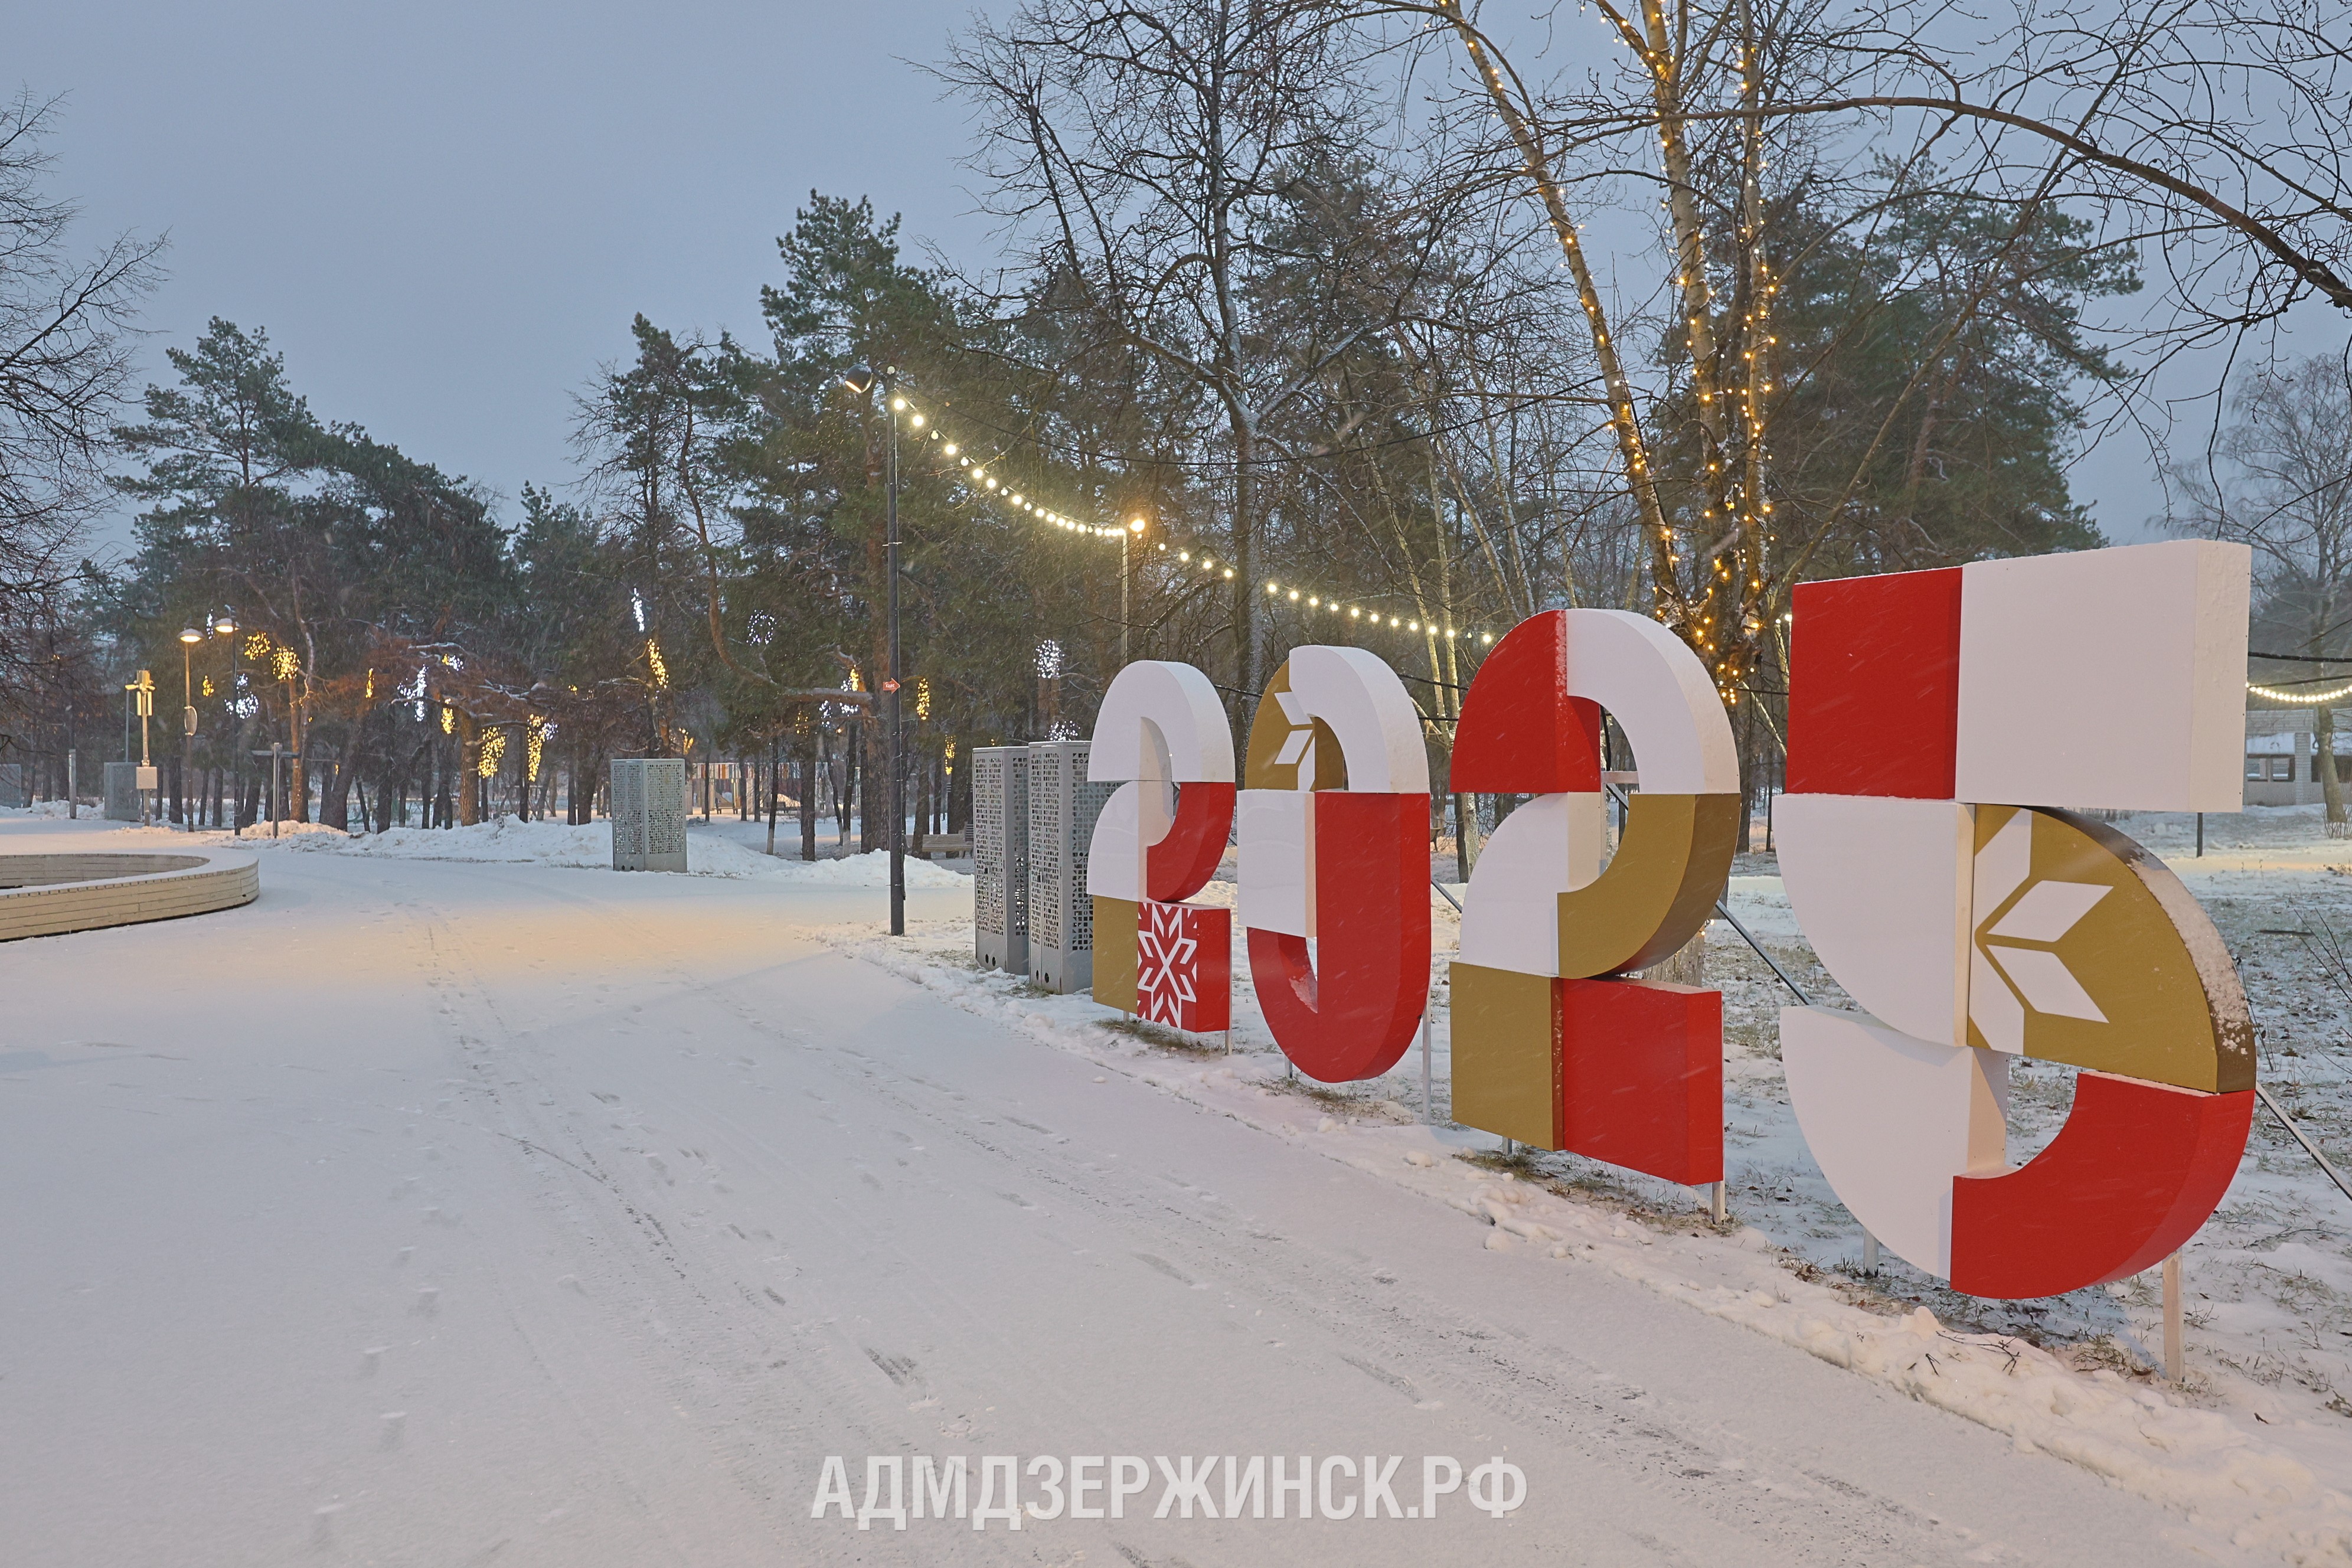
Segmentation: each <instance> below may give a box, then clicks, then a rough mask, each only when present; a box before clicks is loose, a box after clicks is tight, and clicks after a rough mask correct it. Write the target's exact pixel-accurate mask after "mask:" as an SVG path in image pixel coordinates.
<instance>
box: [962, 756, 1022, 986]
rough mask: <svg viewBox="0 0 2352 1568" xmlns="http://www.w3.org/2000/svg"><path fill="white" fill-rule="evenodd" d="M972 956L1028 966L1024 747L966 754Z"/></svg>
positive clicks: (1018, 969) (1016, 966)
mask: <svg viewBox="0 0 2352 1568" xmlns="http://www.w3.org/2000/svg"><path fill="white" fill-rule="evenodd" d="M971 870H972V901H971V925H972V938H971V941H972V956H973V957H974V958H976V959H978V960H979V961H980V962H981V963H992V964H994V965H995V966H996V967H998V968H999V969H1007V970H1011V971H1012V972H1013V973H1016V974H1025V973H1028V970H1029V748H1028V747H1026V746H977V747H974V748H973V749H972V753H971Z"/></svg>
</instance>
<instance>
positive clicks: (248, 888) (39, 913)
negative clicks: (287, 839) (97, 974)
mask: <svg viewBox="0 0 2352 1568" xmlns="http://www.w3.org/2000/svg"><path fill="white" fill-rule="evenodd" d="M260 894H261V868H260V865H259V863H258V862H257V861H256V860H255V859H254V858H253V857H252V856H250V855H244V854H238V853H236V851H233V850H226V849H216V850H202V849H199V850H189V851H186V852H183V853H177V854H170V855H134V854H103V853H91V854H65V855H0V942H7V941H10V940H12V939H14V938H16V937H20V936H55V935H56V934H58V932H60V931H93V930H96V929H97V928H99V927H100V926H121V925H133V924H136V923H137V922H139V921H168V920H177V919H178V918H179V917H180V916H182V915H201V914H208V913H210V912H211V911H212V910H227V909H235V908H236V906H237V905H239V904H249V903H251V902H253V900H255V899H257V898H258V897H259V896H260Z"/></svg>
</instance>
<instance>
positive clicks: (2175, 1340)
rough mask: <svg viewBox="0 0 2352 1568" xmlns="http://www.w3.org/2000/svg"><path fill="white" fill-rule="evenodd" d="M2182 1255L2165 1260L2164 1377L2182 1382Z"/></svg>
mask: <svg viewBox="0 0 2352 1568" xmlns="http://www.w3.org/2000/svg"><path fill="white" fill-rule="evenodd" d="M2180 1361H2181V1356H2180V1254H2179V1253H2177V1252H2176V1253H2174V1254H2173V1255H2172V1256H2171V1257H2169V1258H2166V1259H2165V1260H2164V1376H2165V1380H2166V1381H2167V1382H2169V1383H2179V1381H2180Z"/></svg>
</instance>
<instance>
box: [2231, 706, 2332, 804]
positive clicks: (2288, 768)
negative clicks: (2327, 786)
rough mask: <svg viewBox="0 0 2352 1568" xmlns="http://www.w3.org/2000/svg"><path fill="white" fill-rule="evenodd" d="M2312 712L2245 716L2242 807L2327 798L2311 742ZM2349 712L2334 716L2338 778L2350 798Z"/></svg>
mask: <svg viewBox="0 0 2352 1568" xmlns="http://www.w3.org/2000/svg"><path fill="white" fill-rule="evenodd" d="M2316 711H2317V710H2315V709H2310V708H2273V709H2266V710H2260V711H2253V712H2249V713H2248V714H2247V715H2246V804H2247V805H2312V804H2314V803H2315V802H2318V801H2321V800H2325V799H2326V794H2325V793H2324V791H2323V789H2322V786H2321V784H2320V782H2319V748H2318V747H2317V746H2316V745H2315V744H2314V743H2313V739H2312V720H2313V718H2314V717H2315V714H2316ZM2347 731H2352V713H2347V712H2344V711H2341V710H2338V711H2337V712H2336V736H2335V740H2336V748H2335V749H2336V777H2337V778H2338V779H2341V780H2344V781H2346V783H2345V789H2344V794H2345V796H2346V798H2347V799H2352V732H2347Z"/></svg>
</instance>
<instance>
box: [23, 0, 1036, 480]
mask: <svg viewBox="0 0 2352 1568" xmlns="http://www.w3.org/2000/svg"><path fill="white" fill-rule="evenodd" d="M970 11H971V6H970V4H969V0H890V3H888V4H886V5H873V4H866V5H856V4H851V5H842V4H828V5H816V4H810V3H807V0H785V3H783V4H767V5H750V4H735V5H717V4H710V3H708V0H665V4H663V5H656V6H648V5H615V4H611V3H609V0H567V3H565V4H562V5H556V4H548V3H545V0H534V3H530V4H504V5H501V4H483V3H480V0H476V3H473V4H465V5H455V4H448V3H446V0H404V3H403V4H401V5H366V6H362V5H348V4H336V3H333V0H310V3H307V4H285V3H277V4H273V3H267V0H207V3H206V4H205V5H184V4H121V3H110V0H74V3H71V4H67V3H55V4H48V5H35V4H18V5H11V6H10V7H8V12H9V19H8V23H7V31H8V49H7V57H6V58H7V65H6V68H7V70H8V71H10V72H11V73H12V74H13V75H14V77H15V79H16V82H20V83H21V84H22V85H24V86H25V87H26V88H29V89H31V90H33V91H34V92H36V93H37V94H42V95H47V94H53V93H63V94H66V95H67V102H66V104H65V106H64V113H63V116H62V118H61V119H60V120H59V121H58V129H57V133H56V134H55V135H54V136H53V137H52V139H51V141H50V142H49V147H50V151H51V152H52V153H55V154H56V156H57V165H56V169H55V171H54V174H53V175H52V178H51V181H50V189H51V190H52V192H53V193H55V194H57V195H65V196H68V197H71V198H73V199H75V200H77V201H78V202H79V204H80V205H81V206H82V209H83V215H84V216H83V220H82V225H81V226H80V228H79V230H78V234H79V239H80V241H81V243H82V245H83V246H84V247H88V246H90V245H92V244H94V243H95V242H96V241H97V240H98V239H99V238H100V236H102V235H105V234H109V233H112V232H115V231H118V230H121V229H124V228H135V229H139V230H142V231H144V232H148V233H158V232H163V233H168V234H169V235H170V237H171V241H172V248H171V251H170V253H169V255H168V256H167V257H166V258H165V266H166V267H167V268H169V270H170V274H171V277H170V280H169V281H168V282H167V283H166V284H165V285H164V286H163V289H161V290H160V291H159V292H158V293H157V294H156V296H155V297H154V298H153V300H152V301H151V305H150V309H149V310H148V314H147V319H146V324H147V325H148V326H149V327H151V328H152V329H154V336H152V338H150V339H149V340H148V342H147V357H148V359H149V361H150V363H151V366H152V374H153V375H154V376H155V377H156V378H157V379H163V377H164V374H165V373H166V372H167V371H168V366H166V365H164V363H163V348H164V347H165V346H166V345H170V346H178V347H184V346H187V345H189V344H191V343H193V342H194V340H195V339H196V337H197V336H198V335H199V334H200V333H201V332H202V331H204V326H205V321H206V320H207V319H208V318H210V317H212V316H215V315H218V316H225V317H227V318H228V319H230V320H231V321H236V322H238V323H240V324H242V325H244V326H247V327H256V326H259V327H267V328H268V331H269V334H270V338H271V341H272V342H274V343H275V344H276V346H277V347H278V349H279V350H280V351H282V352H283V353H284V354H285V356H286V363H287V369H288V372H289V376H290V378H291V380H292V382H293V384H294V385H295V387H296V388H297V389H298V390H299V391H300V392H302V393H303V394H305V395H308V396H309V398H310V405H311V407H312V408H313V410H315V411H316V412H317V413H319V414H320V415H321V416H325V417H328V418H333V419H351V420H356V421H357V422H359V423H360V424H362V425H364V426H367V427H368V429H369V430H370V431H371V432H372V433H373V434H374V435H375V436H376V437H379V438H381V439H383V440H387V441H390V442H392V443H393V444H394V445H395V446H398V447H400V448H401V449H402V450H404V451H405V452H407V453H408V454H409V455H410V456H411V457H415V458H423V459H425V460H426V461H430V462H432V463H435V464H437V465H438V466H440V467H441V468H443V469H444V470H445V471H447V472H451V473H457V474H465V475H467V476H469V477H471V478H473V479H478V480H480V481H482V482H484V483H486V484H488V485H490V486H492V487H493V488H495V489H498V490H499V491H501V492H503V493H504V494H506V495H507V496H509V498H511V497H512V496H514V495H515V494H516V493H517V492H518V491H519V490H520V488H521V486H522V483H523V481H525V480H527V479H528V480H531V481H534V482H537V483H540V484H560V483H562V482H564V481H566V480H567V479H570V478H571V465H570V462H569V459H568V455H567V452H566V449H565V445H564V432H565V429H566V426H567V425H568V422H569V415H570V404H569V401H568V400H569V395H570V394H571V393H572V390H573V389H574V388H576V387H578V386H579V385H580V384H581V383H582V381H583V379H584V378H585V377H586V376H587V375H588V374H590V373H591V372H592V371H593V369H594V367H595V366H596V364H597V363H599V362H600V361H604V360H609V359H613V358H615V357H618V356H621V355H624V354H625V353H626V352H627V350H628V326H629V319H630V317H631V316H632V315H633V314H634V313H635V312H636V311H639V310H643V311H644V312H646V314H647V315H648V316H651V317H652V318H653V319H655V320H656V321H661V322H663V323H665V324H667V325H672V326H677V327H691V326H700V327H704V328H713V329H715V328H718V327H721V326H727V327H732V328H735V329H737V330H738V331H750V332H751V333H752V335H753V336H754V338H755V339H756V338H757V335H758V334H757V331H756V329H757V328H758V326H759V289H760V285H761V283H763V282H771V281H773V280H775V279H776V278H777V276H778V262H777V258H776V250H775V238H776V236H778V235H779V234H781V233H782V232H783V231H784V230H785V229H786V228H789V227H790V226H791V225H792V217H793V209H794V208H795V207H796V206H798V205H802V204H803V203H805V202H806V201H807V199H808V193H809V192H810V190H811V189H812V188H814V189H819V190H823V191H824V192H826V193H827V194H828V195H866V194H870V195H872V196H873V197H874V199H875V204H876V205H877V206H878V207H879V208H881V209H882V210H883V211H884V212H886V213H887V212H891V211H900V212H904V213H905V214H906V217H907V229H908V233H909V234H910V235H914V236H920V237H926V238H929V239H933V240H936V241H938V242H939V243H940V244H942V245H944V246H946V247H949V248H950V250H952V251H954V252H956V253H958V254H959V255H964V256H978V255H981V254H983V253H984V250H985V240H986V237H987V234H988V232H989V229H988V226H987V225H986V224H985V223H984V222H983V221H982V220H981V219H979V218H978V217H976V216H973V215H972V211H971V207H972V204H971V201H970V200H969V199H968V198H967V197H966V196H965V195H963V194H962V192H961V188H960V179H959V173H960V172H959V170H958V168H957V166H956V158H957V156H958V154H959V153H960V152H961V148H962V146H963V144H964V142H965V124H964V111H963V110H962V109H961V106H959V105H956V104H952V103H946V102H942V101H940V98H939V95H938V91H937V89H936V87H935V85H934V84H933V83H932V82H930V81H929V79H927V78H925V77H923V76H922V75H920V74H919V72H918V71H916V70H915V69H913V68H910V67H908V66H907V65H904V64H901V63H900V58H912V59H931V58H937V57H938V56H939V55H940V52H941V51H942V47H943V46H944V43H945V40H946V38H947V37H948V34H949V32H950V28H951V27H953V26H958V25H960V24H961V22H962V21H963V19H964V18H965V17H966V16H968V15H969V14H970ZM12 85H14V84H13V83H8V82H5V80H0V87H7V86H12Z"/></svg>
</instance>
